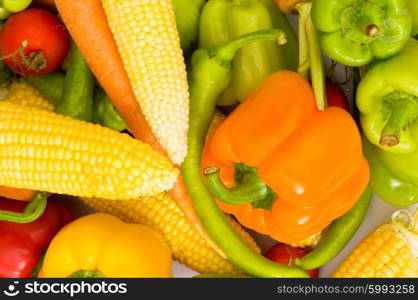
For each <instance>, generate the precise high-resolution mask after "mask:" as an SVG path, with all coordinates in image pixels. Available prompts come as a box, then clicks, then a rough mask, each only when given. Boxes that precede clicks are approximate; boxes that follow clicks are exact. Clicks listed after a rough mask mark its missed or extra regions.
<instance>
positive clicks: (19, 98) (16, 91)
mask: <svg viewBox="0 0 418 300" xmlns="http://www.w3.org/2000/svg"><path fill="white" fill-rule="evenodd" d="M4 101H7V102H10V103H14V104H19V105H23V106H28V107H34V108H39V109H43V110H47V111H53V110H54V105H53V104H51V103H50V102H49V101H48V100H46V99H45V98H43V97H42V95H41V94H40V93H39V92H38V91H37V90H35V89H34V88H33V87H31V86H30V85H29V84H28V83H27V82H26V80H24V79H23V78H19V79H14V80H13V81H12V83H11V85H10V89H9V91H8V94H7V96H6V98H5V99H4Z"/></svg>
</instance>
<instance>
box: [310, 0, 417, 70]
mask: <svg viewBox="0 0 418 300" xmlns="http://www.w3.org/2000/svg"><path fill="white" fill-rule="evenodd" d="M414 1H415V0H414ZM312 20H313V22H314V24H315V26H316V27H317V28H318V30H319V31H320V35H319V40H320V44H321V47H322V49H323V50H324V52H325V53H326V54H327V55H328V56H329V57H330V58H332V59H333V60H335V61H337V62H339V63H342V64H344V65H347V66H362V65H365V64H368V63H370V62H371V61H372V60H373V58H377V59H385V58H388V57H390V56H392V55H394V54H396V53H397V52H399V51H400V50H401V49H402V48H403V46H404V45H405V43H406V42H407V40H408V39H409V37H410V35H411V15H410V14H409V12H408V11H407V10H406V7H405V0H315V1H313V6H312Z"/></svg>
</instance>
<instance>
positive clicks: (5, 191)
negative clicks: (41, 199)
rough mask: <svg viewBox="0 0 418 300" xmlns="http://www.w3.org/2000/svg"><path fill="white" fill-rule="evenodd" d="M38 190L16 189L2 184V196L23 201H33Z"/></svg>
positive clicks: (0, 190) (0, 194) (0, 186)
mask: <svg viewBox="0 0 418 300" xmlns="http://www.w3.org/2000/svg"><path fill="white" fill-rule="evenodd" d="M35 193H36V191H32V190H27V189H16V188H11V187H8V186H4V185H0V197H4V198H8V199H13V200H21V201H31V200H32V199H33V197H35Z"/></svg>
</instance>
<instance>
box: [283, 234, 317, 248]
mask: <svg viewBox="0 0 418 300" xmlns="http://www.w3.org/2000/svg"><path fill="white" fill-rule="evenodd" d="M321 237H322V235H321V231H320V232H317V233H315V234H312V235H311V236H309V237H307V238H306V239H304V240H302V241H299V242H295V243H289V245H290V246H292V247H300V248H305V247H310V246H315V245H316V244H318V243H319V241H320V240H321Z"/></svg>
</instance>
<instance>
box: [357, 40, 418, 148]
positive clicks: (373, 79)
mask: <svg viewBox="0 0 418 300" xmlns="http://www.w3.org/2000/svg"><path fill="white" fill-rule="evenodd" d="M417 57H418V41H417V40H415V39H412V38H410V39H409V41H408V42H407V44H406V45H405V47H404V48H403V49H402V51H401V52H399V53H398V54H397V55H395V56H393V57H392V58H390V59H387V60H384V61H381V62H379V63H377V64H376V65H374V66H373V67H372V68H371V69H370V70H369V71H368V72H367V73H366V75H365V76H364V78H363V79H362V80H361V82H360V85H359V86H358V89H357V93H356V103H357V107H358V109H359V110H360V113H361V115H360V121H361V126H362V128H363V131H364V133H365V134H366V136H367V138H368V140H369V141H370V142H371V143H372V144H374V145H376V146H378V147H380V148H382V149H384V150H385V151H389V152H396V153H412V152H417V150H416V149H417V139H418V132H417V130H418V126H417V121H418V59H417Z"/></svg>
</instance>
